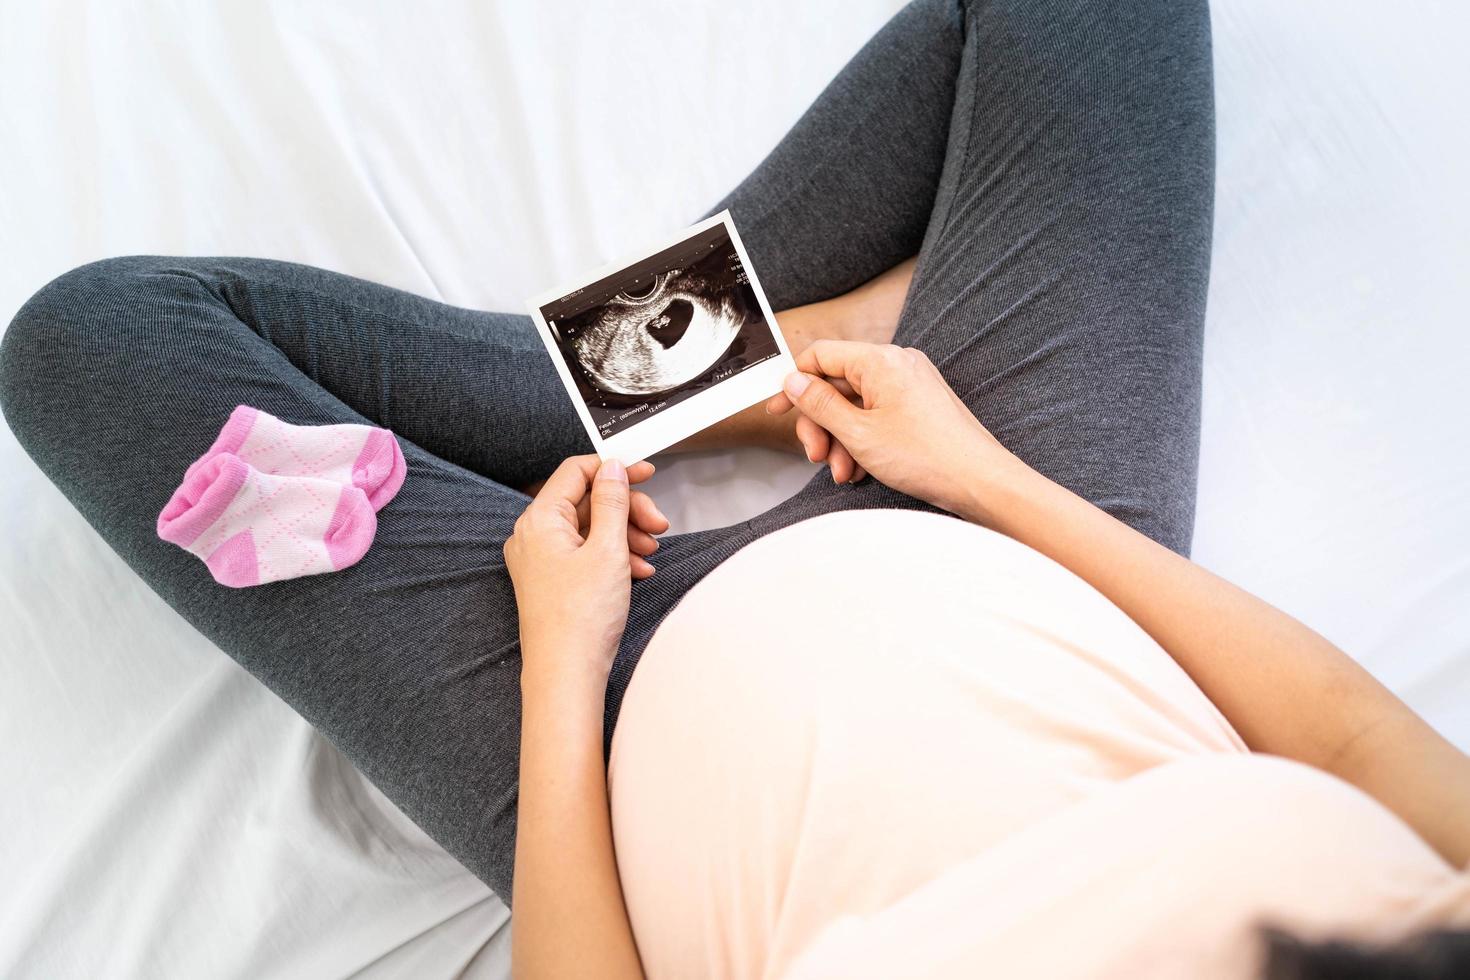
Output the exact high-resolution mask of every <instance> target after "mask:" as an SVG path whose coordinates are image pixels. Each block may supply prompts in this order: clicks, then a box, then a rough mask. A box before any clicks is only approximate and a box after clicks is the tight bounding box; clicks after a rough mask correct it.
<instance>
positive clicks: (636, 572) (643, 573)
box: [628, 555, 653, 579]
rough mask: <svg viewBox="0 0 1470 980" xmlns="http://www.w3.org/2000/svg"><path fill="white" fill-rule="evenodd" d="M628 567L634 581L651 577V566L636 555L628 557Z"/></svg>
mask: <svg viewBox="0 0 1470 980" xmlns="http://www.w3.org/2000/svg"><path fill="white" fill-rule="evenodd" d="M628 567H629V569H630V570H631V571H632V573H633V577H634V578H635V579H645V578H649V577H651V576H652V575H653V566H652V565H650V564H649V563H648V562H646V561H644V560H643V559H642V558H639V557H638V556H637V555H629V556H628Z"/></svg>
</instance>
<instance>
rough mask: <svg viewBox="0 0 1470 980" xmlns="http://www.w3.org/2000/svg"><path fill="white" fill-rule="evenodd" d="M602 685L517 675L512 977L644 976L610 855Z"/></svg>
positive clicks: (611, 848) (614, 860)
mask: <svg viewBox="0 0 1470 980" xmlns="http://www.w3.org/2000/svg"><path fill="white" fill-rule="evenodd" d="M548 659H549V658H548ZM602 687H603V686H602V685H599V684H596V683H592V682H591V681H590V680H586V681H584V680H578V679H573V680H570V681H569V680H567V679H564V678H558V679H553V680H545V679H541V678H532V677H526V678H523V679H522V685H521V689H522V702H523V707H522V721H521V780H520V802H519V805H518V813H517V836H516V869H515V882H516V889H515V930H514V932H513V939H512V942H513V950H512V957H513V962H514V968H515V973H516V975H517V976H519V977H556V978H562V977H599V978H600V977H641V976H642V975H643V973H642V970H641V967H640V965H639V961H638V951H637V947H636V946H635V945H634V942H633V933H632V929H631V927H630V925H629V923H628V914H627V909H626V907H625V905H624V903H623V893H622V886H621V885H620V884H619V881H618V871H617V862H616V859H615V857H614V853H613V841H612V824H611V820H610V817H609V815H608V801H607V781H606V771H605V769H604V766H603V758H602V708H603V690H602Z"/></svg>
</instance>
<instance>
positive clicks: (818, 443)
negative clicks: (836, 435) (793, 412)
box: [796, 415, 832, 463]
mask: <svg viewBox="0 0 1470 980" xmlns="http://www.w3.org/2000/svg"><path fill="white" fill-rule="evenodd" d="M796 438H797V441H799V442H800V443H801V447H802V449H804V450H806V458H807V459H809V460H811V461H812V462H813V463H820V462H822V461H824V460H825V459H826V458H827V454H828V452H829V451H830V450H831V447H832V436H831V435H830V434H829V433H828V432H827V430H826V429H824V428H822V427H821V426H820V425H818V424H817V423H815V422H813V421H812V420H811V419H809V418H807V417H806V416H805V415H800V416H797V419H796Z"/></svg>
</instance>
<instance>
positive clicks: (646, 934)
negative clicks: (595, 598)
mask: <svg viewBox="0 0 1470 980" xmlns="http://www.w3.org/2000/svg"><path fill="white" fill-rule="evenodd" d="M608 782H609V791H610V795H611V803H612V814H613V831H614V838H615V844H616V848H617V856H618V866H619V870H620V874H621V877H622V881H623V888H624V895H625V898H626V900H627V903H628V911H629V915H630V917H631V919H632V923H633V929H634V933H635V936H636V938H637V941H638V947H639V952H640V954H641V955H642V957H643V964H644V967H645V969H646V970H647V971H648V973H649V975H650V976H651V977H690V976H701V977H784V978H797V977H802V978H805V977H897V976H902V977H949V976H974V975H979V974H981V973H985V974H992V975H996V976H1018V975H1026V976H1066V977H1093V976H1096V977H1113V976H1116V977H1150V976H1159V977H1175V976H1192V977H1214V976H1220V977H1245V976H1255V975H1257V974H1258V969H1259V965H1258V964H1259V955H1260V946H1259V943H1258V941H1257V939H1256V935H1257V929H1258V927H1259V926H1260V925H1261V924H1263V923H1272V924H1276V925H1279V926H1282V927H1286V928H1288V929H1291V930H1292V931H1294V932H1297V933H1299V934H1303V935H1309V936H1312V935H1319V934H1326V933H1333V934H1348V935H1353V936H1359V937H1362V938H1365V939H1393V938H1397V937H1400V936H1403V935H1405V934H1407V933H1409V932H1412V931H1416V930H1418V929H1420V928H1423V927H1425V926H1428V925H1431V924H1438V923H1459V924H1466V923H1470V876H1467V875H1466V874H1464V873H1463V872H1461V871H1457V870H1456V869H1453V868H1451V867H1449V866H1448V865H1447V864H1446V863H1445V862H1444V861H1443V860H1442V859H1440V858H1439V857H1438V856H1437V855H1436V854H1435V853H1434V852H1433V851H1432V850H1430V849H1429V847H1428V846H1427V845H1426V844H1424V843H1423V842H1422V841H1421V840H1420V839H1419V838H1418V837H1417V836H1416V835H1415V834H1414V833H1413V832H1412V831H1411V830H1410V829H1409V828H1408V827H1407V826H1406V825H1405V824H1403V823H1402V822H1401V821H1400V820H1399V819H1398V818H1397V817H1395V816H1394V815H1393V814H1391V813H1390V812H1388V811H1387V810H1385V809H1384V808H1383V807H1381V806H1380V805H1379V804H1377V803H1376V802H1375V801H1373V800H1372V799H1371V798H1369V797H1368V796H1366V795H1364V794H1362V793H1361V792H1359V791H1358V790H1356V789H1354V788H1352V787H1351V786H1349V785H1347V784H1345V783H1343V782H1341V781H1339V780H1337V779H1335V778H1333V777H1330V776H1327V775H1325V774H1323V773H1320V772H1317V771H1315V770H1312V769H1309V768H1306V767H1304V766H1300V765H1297V764H1295V763H1290V762H1285V761H1282V760H1279V759H1272V758H1268V757H1264V756H1254V755H1251V754H1250V753H1248V752H1247V751H1246V749H1245V746H1244V745H1243V743H1242V742H1241V740H1240V738H1239V736H1238V735H1236V733H1235V732H1234V730H1232V729H1231V727H1230V725H1229V724H1228V723H1227V722H1226V721H1225V719H1224V718H1223V717H1222V716H1221V715H1220V713H1219V712H1218V711H1217V710H1216V709H1215V707H1214V706H1213V705H1212V704H1211V703H1210V702H1209V700H1208V699H1207V698H1206V697H1205V696H1204V694H1203V693H1202V692H1201V691H1200V690H1199V689H1198V688H1197V687H1196V686H1195V685H1194V683H1193V682H1192V681H1191V680H1190V679H1189V678H1188V677H1187V676H1186V675H1185V674H1184V672H1183V671H1182V670H1180V668H1179V667H1178V666H1177V665H1176V664H1175V663H1174V661H1173V660H1172V659H1170V658H1169V656H1168V655H1167V654H1166V653H1164V651H1163V650H1162V649H1161V648H1160V647H1159V646H1158V645H1157V644H1156V643H1154V642H1153V641H1152V640H1151V639H1150V638H1149V637H1148V636H1147V635H1146V634H1145V633H1144V632H1143V631H1142V630H1141V629H1139V628H1138V626H1137V625H1135V624H1134V623H1133V622H1132V621H1131V620H1130V619H1128V617H1127V616H1125V615H1124V614H1123V613H1122V612H1121V611H1120V610H1119V609H1117V608H1116V607H1115V606H1113V605H1112V604H1111V603H1109V602H1108V601H1107V600H1106V599H1104V598H1103V597H1102V596H1101V595H1100V594H1099V593H1098V592H1096V591H1095V590H1094V589H1092V588H1091V587H1090V586H1088V585H1087V584H1086V583H1085V582H1083V581H1082V580H1081V579H1079V578H1077V577H1076V576H1074V575H1072V574H1071V573H1070V572H1068V571H1067V570H1066V569H1064V568H1062V567H1061V566H1060V565H1057V564H1056V563H1055V562H1052V561H1050V560H1049V559H1047V558H1045V557H1043V556H1041V555H1039V554H1037V553H1036V552H1033V551H1031V550H1030V549H1028V548H1026V547H1024V546H1023V545H1020V544H1017V543H1016V542H1014V541H1011V540H1009V539H1007V538H1005V537H1002V536H1000V535H997V534H994V533H992V532H989V531H986V530H984V529H982V528H979V527H975V526H973V525H969V524H965V523H963V522H960V521H958V520H955V519H953V518H947V517H940V516H936V515H930V514H918V513H911V512H900V511H866V512H845V513H839V514H833V515H829V516H827V517H823V518H819V519H816V520H812V521H807V522H805V523H802V524H798V525H795V526H793V527H790V528H786V529H784V530H782V531H779V532H777V533H775V534H772V535H770V536H768V537H765V538H762V539H761V540H759V541H757V542H755V543H754V544H752V545H750V546H749V547H747V548H745V549H743V550H742V551H740V552H739V553H738V554H736V555H735V556H734V557H732V558H731V559H730V560H729V561H727V562H725V563H724V564H723V565H721V566H720V567H719V568H717V569H716V570H715V571H714V572H712V573H711V574H710V575H709V576H707V577H706V578H705V579H704V580H703V581H702V582H700V584H699V585H697V586H696V587H695V588H694V589H693V590H691V591H690V593H689V594H688V595H687V596H686V597H685V598H684V600H683V601H682V602H681V603H680V604H679V606H678V607H677V608H676V609H675V610H674V611H673V612H672V613H671V614H670V615H669V617H668V619H667V620H665V622H664V623H663V625H662V626H661V627H660V628H659V630H658V632H657V634H656V635H655V636H654V638H653V641H652V642H651V643H650V644H649V646H648V649H647V651H646V652H645V653H644V655H643V659H642V661H641V662H640V664H639V667H638V671H637V673H636V674H635V676H634V679H633V682H632V684H631V685H630V687H629V689H628V692H627V695H626V697H625V700H624V702H623V708H622V714H621V717H620V720H619V723H618V729H617V733H616V735H615V737H614V740H613V748H612V757H611V760H610V764H609V769H608Z"/></svg>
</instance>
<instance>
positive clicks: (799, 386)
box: [784, 371, 812, 398]
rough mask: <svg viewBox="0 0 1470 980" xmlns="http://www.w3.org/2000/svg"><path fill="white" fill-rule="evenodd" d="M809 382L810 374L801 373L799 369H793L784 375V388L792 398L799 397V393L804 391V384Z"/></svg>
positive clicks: (810, 380)
mask: <svg viewBox="0 0 1470 980" xmlns="http://www.w3.org/2000/svg"><path fill="white" fill-rule="evenodd" d="M811 383H812V379H811V376H810V375H806V374H802V373H801V372H800V371H795V372H793V373H791V374H788V375H786V383H785V385H784V387H785V389H786V394H788V395H790V396H791V397H792V398H800V397H801V393H802V392H803V391H806V386H807V385H809V384H811Z"/></svg>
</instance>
